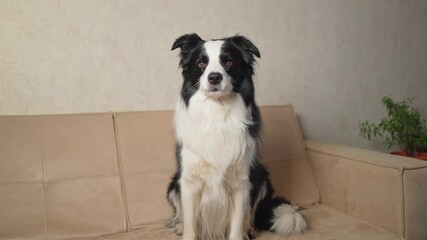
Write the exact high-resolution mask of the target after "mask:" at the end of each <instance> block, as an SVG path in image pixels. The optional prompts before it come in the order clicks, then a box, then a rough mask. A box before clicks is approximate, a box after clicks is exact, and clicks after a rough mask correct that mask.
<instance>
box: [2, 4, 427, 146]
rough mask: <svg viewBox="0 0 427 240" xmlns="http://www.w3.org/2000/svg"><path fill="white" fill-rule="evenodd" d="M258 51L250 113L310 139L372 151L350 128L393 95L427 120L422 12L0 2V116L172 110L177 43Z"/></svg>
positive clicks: (426, 33)
mask: <svg viewBox="0 0 427 240" xmlns="http://www.w3.org/2000/svg"><path fill="white" fill-rule="evenodd" d="M190 32H197V33H198V34H199V35H200V36H201V37H203V38H205V39H209V38H218V37H224V36H230V35H234V34H236V33H241V34H242V35H246V36H248V37H249V38H250V39H251V40H253V42H254V43H255V44H256V45H257V46H258V47H259V49H260V51H261V55H262V59H260V60H259V61H258V66H257V77H256V85H257V94H258V102H259V104H260V105H274V104H287V103H293V104H294V105H295V108H296V111H297V113H298V115H299V117H300V121H301V123H302V127H303V130H304V134H305V135H306V136H307V137H310V138H316V139H322V140H328V141H331V142H337V143H346V144H350V145H356V146H363V147H373V148H375V147H378V143H368V142H366V141H364V140H363V139H361V138H360V137H359V136H358V130H357V123H358V122H359V121H360V120H365V119H373V120H375V119H378V118H380V117H381V116H382V115H383V114H384V110H383V109H382V107H381V104H380V102H379V100H380V98H381V97H382V96H384V95H387V94H391V95H392V96H394V97H396V98H398V99H400V98H404V97H410V96H411V97H416V98H417V100H416V103H417V105H418V106H419V107H420V108H421V109H422V111H423V112H424V115H427V114H425V113H426V112H427V94H426V92H427V1H423V0H418V1H403V0H402V1H394V0H385V1H380V0H378V1H371V0H353V1H352V0H347V1H341V0H327V1H320V0H318V1H315V0H295V1H284V0H276V1H272V0H266V1H261V0H259V1H254V0H252V1H247V0H234V1H230V0H221V1H218V0H217V1H207V0H199V1H190V0H185V1H174V0H169V1H159V0H150V1H147V0H145V1H140V0H102V1H100V0H99V1H98V0H91V1H87V0H72V1H66V0H63V1H53V0H38V1H29V0H28V1H19V0H0V114H41V113H72V112H100V111H111V110H112V111H127V110H148V109H172V108H173V107H174V103H175V101H176V100H177V98H178V92H179V88H180V82H181V80H180V72H179V70H178V58H177V54H178V52H177V51H175V52H172V51H170V46H171V44H172V42H173V41H174V39H175V38H176V37H178V36H180V35H181V34H184V33H190Z"/></svg>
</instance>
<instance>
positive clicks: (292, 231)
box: [255, 197, 308, 237]
mask: <svg viewBox="0 0 427 240" xmlns="http://www.w3.org/2000/svg"><path fill="white" fill-rule="evenodd" d="M298 210H299V207H297V206H292V205H290V204H289V202H288V201H287V200H285V199H283V198H280V197H276V198H273V199H272V198H270V199H264V201H262V202H261V203H260V206H259V208H258V209H257V216H256V220H255V225H256V228H258V229H261V230H268V231H271V232H274V233H276V234H277V235H279V236H281V237H287V236H291V235H296V234H300V233H303V232H305V231H306V230H307V229H308V224H307V222H306V221H305V220H304V218H303V216H302V215H301V213H300V212H299V211H298ZM266 220H267V221H266Z"/></svg>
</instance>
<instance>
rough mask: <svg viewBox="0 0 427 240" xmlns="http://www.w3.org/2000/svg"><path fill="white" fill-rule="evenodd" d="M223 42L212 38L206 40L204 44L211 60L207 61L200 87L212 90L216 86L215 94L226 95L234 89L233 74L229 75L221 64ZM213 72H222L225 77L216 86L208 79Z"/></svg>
mask: <svg viewBox="0 0 427 240" xmlns="http://www.w3.org/2000/svg"><path fill="white" fill-rule="evenodd" d="M223 44H224V41H222V40H212V41H208V42H205V44H204V45H203V47H204V48H205V52H206V55H207V56H208V58H209V60H208V62H207V66H206V69H205V70H204V72H203V74H202V76H201V77H200V89H201V90H203V91H206V92H210V91H211V90H212V89H213V88H215V89H216V90H218V92H215V93H213V94H214V95H215V96H220V95H221V94H222V95H224V94H225V95H226V94H228V93H230V92H231V91H232V89H233V86H232V85H231V76H230V75H228V73H227V71H226V70H225V69H224V67H223V66H222V65H221V59H220V55H221V48H222V46H223ZM213 72H217V73H220V74H221V75H222V77H223V78H222V81H221V83H220V84H218V85H215V86H213V85H211V84H210V83H209V81H208V77H209V74H210V73H213Z"/></svg>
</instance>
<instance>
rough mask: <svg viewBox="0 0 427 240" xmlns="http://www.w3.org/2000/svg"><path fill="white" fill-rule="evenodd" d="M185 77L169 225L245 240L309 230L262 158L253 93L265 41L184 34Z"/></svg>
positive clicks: (208, 239)
mask: <svg viewBox="0 0 427 240" xmlns="http://www.w3.org/2000/svg"><path fill="white" fill-rule="evenodd" d="M176 48H180V63H179V65H180V66H181V68H182V76H183V78H184V82H183V86H182V91H181V99H180V101H178V104H177V107H176V111H175V120H174V121H175V122H174V123H175V134H176V138H177V139H176V158H177V164H178V171H177V172H176V174H175V175H174V177H173V178H172V181H171V183H170V184H169V188H168V191H167V198H168V200H169V202H170V204H171V205H172V207H173V208H174V217H173V218H172V221H171V223H170V227H175V228H176V229H177V230H176V231H177V232H178V233H180V234H182V235H183V239H185V240H197V239H201V240H213V239H215V240H217V239H228V240H244V239H251V238H253V237H254V231H255V230H258V231H262V230H267V231H272V232H275V233H277V234H279V235H280V236H289V235H293V234H298V233H302V232H303V231H305V230H306V229H307V224H306V222H305V220H304V219H303V217H302V215H301V214H300V213H299V212H298V211H297V210H298V208H297V207H295V206H291V205H290V204H289V202H288V201H286V200H285V199H283V198H279V197H274V196H273V188H272V185H271V182H270V180H269V174H268V172H267V170H266V169H265V168H264V167H263V166H262V165H261V164H260V160H259V152H258V148H259V142H260V130H261V119H260V112H259V110H258V107H257V105H256V104H255V99H254V85H253V81H252V76H253V74H254V67H253V65H254V63H255V57H258V58H259V57H260V53H259V51H258V48H257V47H256V46H255V45H254V44H253V43H252V42H251V41H249V40H248V39H247V38H245V37H243V36H239V35H237V36H234V37H230V38H224V39H215V40H209V41H205V40H202V39H201V38H200V37H199V36H198V35H197V34H187V35H183V36H181V37H179V38H178V39H176V41H175V42H174V43H173V46H172V50H174V49H176Z"/></svg>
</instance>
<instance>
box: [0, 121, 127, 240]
mask: <svg viewBox="0 0 427 240" xmlns="http://www.w3.org/2000/svg"><path fill="white" fill-rule="evenodd" d="M0 133H1V134H0V213H1V214H0V239H18V238H19V239H68V238H77V237H87V236H96V235H101V234H108V233H115V232H120V231H125V230H126V221H125V219H126V218H125V211H124V201H123V198H122V190H121V189H122V188H121V181H120V175H119V166H118V161H117V151H116V143H115V138H114V128H113V116H112V114H111V113H105V114H73V115H53V116H26V117H22V116H17V117H12V116H3V117H0Z"/></svg>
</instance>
